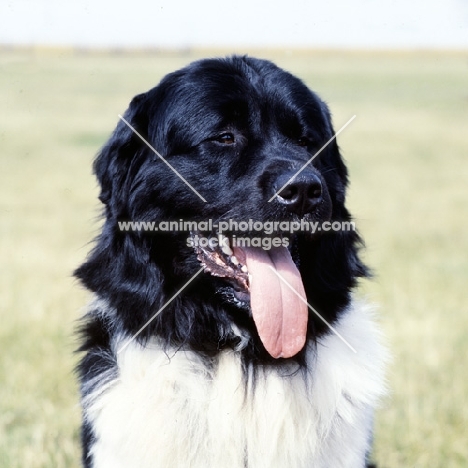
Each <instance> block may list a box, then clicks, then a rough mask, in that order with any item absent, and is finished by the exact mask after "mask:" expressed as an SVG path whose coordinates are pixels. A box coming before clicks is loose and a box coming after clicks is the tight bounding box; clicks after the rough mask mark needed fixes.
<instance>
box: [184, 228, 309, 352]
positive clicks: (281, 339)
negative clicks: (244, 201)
mask: <svg viewBox="0 0 468 468" xmlns="http://www.w3.org/2000/svg"><path fill="white" fill-rule="evenodd" d="M195 235H196V236H197V237H198V242H194V243H193V248H194V250H195V253H196V254H197V258H198V260H199V261H200V263H201V264H202V266H203V268H204V270H205V272H207V273H209V274H211V275H212V276H217V277H221V278H225V279H226V281H227V282H228V283H229V284H230V286H231V287H232V289H233V291H234V296H235V297H236V299H237V300H238V301H240V302H243V303H246V304H249V303H250V310H251V312H252V317H253V320H254V322H255V326H256V328H257V332H258V334H259V336H260V339H261V341H262V343H263V346H264V347H265V349H266V350H267V352H268V353H269V354H270V355H271V356H273V357H274V358H289V357H292V356H294V355H296V354H297V353H298V352H299V351H300V350H301V349H302V348H303V347H304V344H305V341H306V333H307V319H308V307H307V299H306V294H305V291H304V286H303V284H302V278H301V275H300V273H299V270H298V268H297V266H296V265H295V263H294V261H293V260H292V257H291V254H290V253H289V250H288V249H287V247H273V248H271V249H269V250H265V249H263V248H261V247H242V248H241V247H237V246H236V247H232V248H231V246H230V244H229V239H228V238H227V237H226V236H218V238H217V240H216V242H210V238H207V237H203V236H201V235H200V234H199V233H196V234H195ZM193 238H194V234H193V233H192V239H193ZM200 240H204V242H200Z"/></svg>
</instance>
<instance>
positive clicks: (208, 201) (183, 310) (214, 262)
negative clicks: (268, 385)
mask: <svg viewBox="0 0 468 468" xmlns="http://www.w3.org/2000/svg"><path fill="white" fill-rule="evenodd" d="M333 136H334V130H333V127H332V124H331V119H330V113H329V111H328V109H327V106H326V105H325V104H324V103H323V101H322V100H321V99H320V98H319V97H318V96H317V95H315V94H314V93H313V92H312V91H310V90H309V89H308V88H307V87H306V86H305V85H304V83H302V81H300V80H299V79H298V78H296V77H294V76H293V75H291V74H289V73H287V72H285V71H283V70H281V69H280V68H278V67H277V66H276V65H274V64H273V63H271V62H269V61H264V60H258V59H253V58H248V57H232V58H227V59H208V60H202V61H198V62H195V63H193V64H191V65H189V66H188V67H186V68H184V69H182V70H180V71H177V72H174V73H172V74H170V75H167V76H166V77H165V78H164V79H163V80H162V81H161V82H160V84H159V85H158V86H156V87H155V88H153V89H151V90H150V91H148V92H147V93H144V94H141V95H139V96H136V97H135V98H134V99H133V101H132V102H131V104H130V106H129V109H128V110H127V111H126V113H125V114H124V116H123V119H122V120H121V121H120V122H119V124H118V125H117V128H116V130H115V131H114V133H113V135H112V136H111V138H110V140H109V141H108V142H107V143H106V145H105V146H104V148H103V149H102V151H101V153H100V154H99V156H98V158H97V160H96V162H95V166H94V169H95V173H96V175H97V178H98V180H99V183H100V185H101V194H100V199H101V201H102V202H103V203H104V205H105V223H104V227H103V232H102V234H101V236H100V238H99V239H98V243H97V246H96V248H95V250H94V251H93V253H92V254H91V256H90V258H89V259H88V261H87V262H86V263H85V264H84V265H83V266H82V267H81V268H80V269H78V270H77V275H78V277H79V278H81V279H82V281H83V282H84V283H85V285H86V286H88V287H89V288H90V289H91V290H93V291H95V292H96V293H97V294H99V295H100V296H103V297H104V298H105V299H107V300H108V301H109V302H110V304H111V306H112V307H113V308H114V310H115V311H116V313H117V314H119V317H120V322H121V328H122V329H123V331H124V332H125V333H128V334H132V333H134V332H135V331H136V330H138V329H139V328H140V327H141V325H142V324H144V323H145V322H146V321H147V320H148V319H149V318H151V317H152V316H153V315H154V314H155V313H156V312H157V311H158V310H159V309H160V308H161V307H163V306H164V305H165V303H166V301H167V300H168V299H169V298H170V297H171V295H173V294H174V293H175V292H177V290H178V288H180V287H181V286H183V285H184V282H186V281H187V280H188V279H190V278H191V277H192V276H193V275H194V274H195V273H197V271H198V270H199V269H200V267H203V268H204V273H202V274H201V275H200V276H199V277H197V279H196V280H195V281H194V282H193V284H191V285H190V287H188V288H186V290H185V291H184V292H183V294H180V295H179V296H177V298H176V299H175V300H174V301H173V302H172V303H171V305H170V306H167V307H165V311H164V312H163V313H161V314H160V315H158V317H157V318H156V319H155V320H154V321H153V322H152V323H151V325H150V326H148V327H147V329H146V330H145V332H144V333H142V337H141V338H142V339H145V338H148V337H150V336H152V335H158V336H159V337H162V338H163V339H165V340H166V341H167V342H170V343H174V342H175V343H178V344H181V345H182V344H187V345H188V346H190V347H191V348H193V349H197V348H200V349H202V350H204V351H206V350H207V349H210V347H214V348H219V347H223V346H234V347H235V346H237V345H238V341H239V339H240V338H239V336H240V335H242V336H243V337H244V338H245V336H247V337H248V339H247V340H245V339H243V342H244V345H245V343H246V342H247V343H248V344H247V345H245V353H250V355H251V356H252V357H255V358H264V359H268V358H270V357H273V358H279V357H282V358H288V357H293V356H296V355H300V353H301V350H302V348H303V346H304V343H305V341H306V339H307V337H309V338H310V337H317V336H319V335H320V334H321V333H323V332H324V331H325V329H324V325H323V323H322V322H321V321H320V320H317V317H315V316H314V314H313V313H311V312H310V310H309V308H308V304H309V306H310V305H311V306H312V307H313V308H314V309H317V310H319V311H320V313H321V315H322V316H324V317H325V318H326V319H327V321H329V322H333V320H335V319H336V317H337V316H338V315H339V313H340V311H341V310H342V309H343V308H344V307H345V306H346V304H347V302H348V300H349V291H350V288H352V287H353V286H354V284H355V281H356V278H357V277H359V276H363V275H364V274H365V268H364V266H363V265H362V264H361V262H360V261H359V259H358V257H357V248H356V246H357V245H358V243H359V237H358V236H357V234H356V233H355V232H352V231H351V232H331V233H327V234H323V233H319V232H315V233H311V232H310V230H309V231H306V232H303V230H302V231H301V232H295V233H291V232H288V233H285V232H284V230H282V229H281V226H282V225H281V223H282V222H287V223H289V224H288V225H289V226H291V223H296V226H297V223H301V222H302V223H323V222H326V221H328V222H330V221H349V220H350V216H349V213H348V211H347V210H346V208H345V204H344V203H345V189H346V185H347V171H346V168H345V165H344V163H343V160H342V158H341V156H340V153H339V150H338V146H337V144H336V141H335V140H334V139H333ZM330 140H331V141H330ZM317 153H319V154H317ZM162 220H164V221H167V222H169V221H173V222H178V221H192V222H201V223H202V222H206V221H208V220H211V222H212V224H211V225H210V228H209V229H208V230H207V231H204V232H201V231H200V230H199V229H197V228H193V229H192V230H191V232H190V233H188V232H180V231H179V232H165V231H164V232H161V231H157V232H156V231H154V230H152V232H144V231H141V230H137V231H125V232H122V231H121V229H120V226H121V225H120V226H119V223H122V222H129V221H133V222H139V223H141V222H147V223H148V222H149V223H151V222H156V223H158V222H160V221H162ZM249 221H252V222H251V223H250V224H249V223H248V222H249ZM229 222H231V224H229ZM236 222H237V223H241V222H244V223H247V224H246V225H245V224H244V227H245V229H242V230H239V224H235V223H236ZM253 222H257V223H260V224H263V225H265V224H267V225H268V226H269V227H270V229H269V231H268V233H266V232H265V230H260V231H259V230H257V229H256V228H255V225H254V224H253ZM219 223H226V224H223V227H224V228H225V229H223V230H222V231H223V232H222V235H220V232H219V231H220V229H219ZM275 223H276V224H275ZM257 226H258V224H257ZM302 226H304V224H303V225H302ZM240 235H242V236H243V237H244V238H245V239H247V240H250V242H252V244H253V241H254V239H256V242H257V243H258V245H255V244H254V245H253V246H252V245H245V239H244V242H243V245H242V246H238V245H233V243H234V242H233V240H234V239H237V238H238V237H239V236H240ZM272 238H274V239H275V240H276V244H275V243H273V244H272V242H274V241H272ZM226 239H230V242H229V240H226ZM210 240H216V241H217V242H218V244H213V243H210ZM267 245H268V246H269V248H268V249H267V248H265V247H266V246H267ZM273 270H275V271H273ZM272 317H273V318H272ZM233 330H234V331H233ZM236 330H237V332H236ZM239 330H241V333H240V334H239V333H238V331H239Z"/></svg>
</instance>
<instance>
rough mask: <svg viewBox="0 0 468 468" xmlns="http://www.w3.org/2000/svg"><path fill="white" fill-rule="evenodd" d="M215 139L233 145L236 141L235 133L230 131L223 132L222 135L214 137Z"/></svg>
mask: <svg viewBox="0 0 468 468" xmlns="http://www.w3.org/2000/svg"><path fill="white" fill-rule="evenodd" d="M213 140H214V141H217V142H218V143H221V144H223V145H233V144H234V143H235V139H234V135H233V134H232V133H229V132H226V133H221V135H218V136H217V137H215V138H213Z"/></svg>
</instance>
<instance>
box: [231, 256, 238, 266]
mask: <svg viewBox="0 0 468 468" xmlns="http://www.w3.org/2000/svg"><path fill="white" fill-rule="evenodd" d="M231 263H233V264H234V265H239V260H237V257H236V256H235V255H233V256H232V257H231Z"/></svg>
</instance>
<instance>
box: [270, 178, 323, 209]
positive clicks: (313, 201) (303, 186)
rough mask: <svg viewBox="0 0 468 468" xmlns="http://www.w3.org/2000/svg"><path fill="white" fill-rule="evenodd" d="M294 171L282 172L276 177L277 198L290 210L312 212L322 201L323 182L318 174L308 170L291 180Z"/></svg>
mask: <svg viewBox="0 0 468 468" xmlns="http://www.w3.org/2000/svg"><path fill="white" fill-rule="evenodd" d="M293 175H294V173H291V174H282V175H280V176H279V177H278V178H277V179H276V183H275V185H276V187H277V188H276V190H279V193H278V196H277V199H278V201H279V203H281V204H282V205H284V206H285V207H286V208H288V210H290V211H292V212H294V213H296V214H298V215H303V214H305V213H310V212H311V211H313V210H314V208H315V207H316V206H317V205H318V204H319V203H320V202H321V201H322V183H321V182H320V178H319V176H318V175H316V174H314V173H312V172H308V173H307V174H304V173H302V174H299V175H297V176H296V177H295V178H294V179H293V180H290V179H291V177H292V176H293Z"/></svg>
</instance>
